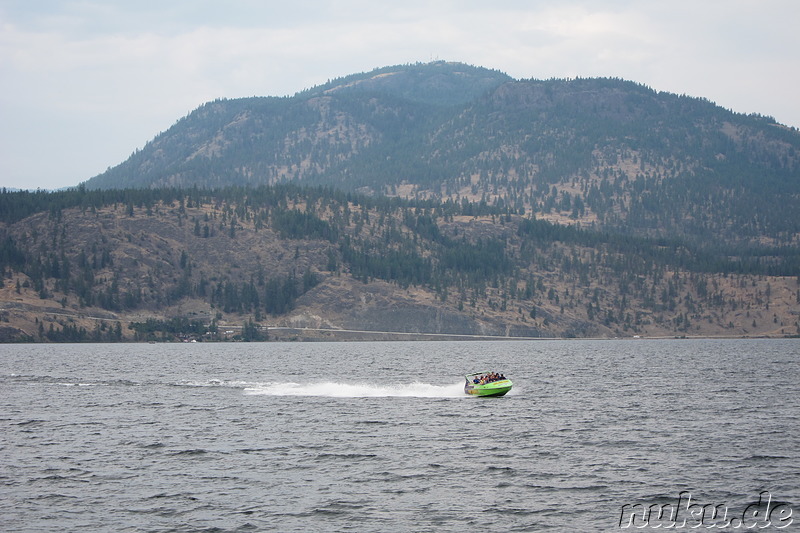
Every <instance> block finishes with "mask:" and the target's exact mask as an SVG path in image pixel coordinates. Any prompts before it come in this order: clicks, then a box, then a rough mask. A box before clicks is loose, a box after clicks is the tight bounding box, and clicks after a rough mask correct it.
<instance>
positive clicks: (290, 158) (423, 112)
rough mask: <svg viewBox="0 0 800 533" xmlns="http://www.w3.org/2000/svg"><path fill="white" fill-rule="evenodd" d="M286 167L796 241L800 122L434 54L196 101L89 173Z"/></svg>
mask: <svg viewBox="0 0 800 533" xmlns="http://www.w3.org/2000/svg"><path fill="white" fill-rule="evenodd" d="M286 182H296V183H299V184H309V185H326V186H332V187H335V188H337V189H341V190H345V191H351V192H361V193H364V194H371V195H389V196H399V197H403V198H418V199H419V198H427V199H432V200H435V201H446V200H452V201H454V202H457V203H460V202H461V201H463V200H466V201H469V202H475V203H479V202H483V203H485V204H487V205H490V206H494V207H497V208H498V209H500V210H510V212H512V213H514V214H517V215H521V216H526V217H527V216H531V215H533V216H536V217H537V218H540V219H545V220H550V221H556V222H560V223H564V224H579V225H580V226H581V227H589V228H595V229H599V230H603V231H611V232H614V233H624V234H630V235H638V236H649V237H666V238H671V237H679V238H681V239H683V240H686V241H688V242H692V243H694V244H697V245H704V244H708V243H712V242H713V243H715V244H716V243H719V242H720V241H723V242H724V243H725V244H726V245H727V244H744V245H753V244H759V243H762V244H769V245H789V246H795V245H797V244H798V231H799V230H800V228H799V227H798V224H800V133H799V132H798V131H797V130H796V129H793V128H787V127H785V126H782V125H780V124H778V123H777V122H775V120H773V119H772V118H769V117H763V116H756V115H749V116H745V115H741V114H737V113H734V112H732V111H729V110H725V109H722V108H720V107H719V106H717V105H715V104H714V103H712V102H710V101H708V100H705V99H702V98H694V97H688V96H683V95H680V96H679V95H675V94H670V93H664V92H658V91H656V90H653V89H650V88H648V87H645V86H642V85H639V84H636V83H633V82H629V81H624V80H619V79H570V80H555V79H553V80H535V79H534V80H513V79H511V78H509V77H508V76H506V75H505V74H502V73H499V72H497V71H492V70H487V69H483V68H478V67H471V66H467V65H462V64H457V63H445V62H435V63H429V64H417V65H405V66H396V67H386V68H382V69H378V70H375V71H373V72H370V73H365V74H358V75H353V76H348V77H346V78H342V79H339V80H334V81H331V82H329V83H327V84H325V85H323V86H321V87H316V88H313V89H309V90H306V91H303V92H300V93H298V94H297V95H295V96H293V97H290V98H270V97H264V98H245V99H237V100H218V101H215V102H211V103H208V104H205V105H203V106H201V107H200V108H199V109H197V110H196V111H194V112H192V113H190V114H189V115H188V116H186V117H184V118H183V119H181V120H179V121H178V122H177V123H176V124H175V125H174V126H173V127H171V128H170V129H168V130H167V131H165V132H163V133H162V134H160V135H158V136H157V137H156V138H155V139H153V140H152V141H151V142H149V143H148V144H147V145H146V146H145V147H144V148H143V149H142V150H140V151H137V152H136V153H134V154H133V155H132V156H131V157H130V159H128V160H127V161H125V162H124V163H122V164H120V165H119V166H117V167H115V168H112V169H109V170H108V171H107V172H105V173H104V174H102V175H100V176H97V177H95V178H92V179H90V180H88V181H87V182H86V186H87V187H88V188H125V187H137V188H139V187H168V186H179V187H191V186H195V185H196V186H199V187H205V188H208V187H224V186H229V185H240V186H258V185H267V184H276V183H286Z"/></svg>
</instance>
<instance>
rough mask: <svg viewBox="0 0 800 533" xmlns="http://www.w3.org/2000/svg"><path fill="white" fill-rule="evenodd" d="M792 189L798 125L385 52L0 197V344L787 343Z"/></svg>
mask: <svg viewBox="0 0 800 533" xmlns="http://www.w3.org/2000/svg"><path fill="white" fill-rule="evenodd" d="M799 200H800V133H798V131H797V130H795V129H791V128H786V127H784V126H781V125H780V124H778V123H776V122H775V121H774V120H773V119H771V118H768V117H763V116H756V115H750V116H745V115H741V114H736V113H733V112H731V111H728V110H724V109H721V108H720V107H718V106H716V105H714V104H713V103H712V102H709V101H707V100H704V99H700V98H691V97H687V96H678V95H674V94H668V93H661V92H657V91H654V90H652V89H650V88H647V87H644V86H641V85H638V84H635V83H631V82H627V81H622V80H617V79H576V80H544V81H543V80H513V79H511V78H509V77H508V76H506V75H504V74H502V73H499V72H496V71H491V70H487V69H482V68H477V67H470V66H467V65H462V64H452V63H444V62H436V63H430V64H425V65H407V66H399V67H387V68H383V69H379V70H376V71H373V72H370V73H365V74H357V75H353V76H349V77H346V78H342V79H339V80H334V81H331V82H329V83H327V84H325V85H323V86H320V87H315V88H313V89H309V90H307V91H304V92H301V93H298V94H297V95H295V96H293V97H290V98H244V99H237V100H218V101H215V102H211V103H208V104H205V105H203V106H201V107H200V108H198V109H197V110H196V111H194V112H192V113H190V114H189V115H188V116H186V117H184V118H183V119H181V120H179V121H178V122H177V123H176V124H175V125H174V126H173V127H171V128H170V129H169V130H167V131H166V132H163V133H161V134H160V135H158V136H157V137H156V138H155V139H153V140H152V141H151V142H150V143H148V144H147V145H146V146H145V147H144V148H143V149H142V150H139V151H136V152H135V153H134V154H132V155H131V157H130V158H129V159H128V160H127V161H125V162H124V163H122V164H120V165H119V166H117V167H115V168H112V169H109V170H108V171H107V172H105V173H104V174H102V175H100V176H97V177H95V178H92V179H90V180H88V181H87V182H86V183H84V184H82V185H81V186H79V187H77V188H75V189H72V190H67V191H60V192H54V193H47V192H6V191H3V193H2V194H0V224H2V226H0V273H2V276H0V281H2V285H0V294H3V295H4V296H3V300H4V302H5V303H4V305H5V307H4V308H3V309H0V339H2V340H15V339H16V340H37V341H38V340H43V341H46V340H50V341H81V340H86V341H91V340H94V341H115V340H123V339H135V340H164V339H171V338H182V339H184V340H187V339H201V338H202V339H208V340H213V339H226V338H227V339H230V338H235V339H241V340H263V339H265V338H266V332H265V331H264V330H263V328H261V327H260V325H263V324H266V323H269V324H271V325H285V326H291V327H294V326H296V325H299V326H301V327H307V326H312V327H315V328H320V327H321V326H325V327H329V328H333V329H336V328H352V329H370V330H381V331H415V332H421V331H428V332H435V333H458V334H480V335H511V336H534V337H536V336H589V335H600V336H611V335H634V334H636V335H644V334H652V335H664V334H667V335H675V334H678V335H689V334H698V335H753V334H771V335H793V334H797V333H798V331H800V329H798V327H799V326H798V323H797V316H798V312H800V291H799V290H798V287H797V279H798V275H800V252H799V251H798V250H799V249H798V237H799V236H800V201H799ZM45 317H46V319H45ZM45 322H48V323H45ZM3 323H5V324H7V325H3ZM121 323H123V324H124V327H120V324H121Z"/></svg>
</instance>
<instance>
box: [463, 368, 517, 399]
mask: <svg viewBox="0 0 800 533" xmlns="http://www.w3.org/2000/svg"><path fill="white" fill-rule="evenodd" d="M464 377H465V378H466V380H467V382H466V383H465V384H464V392H465V393H466V394H470V395H472V396H503V395H504V394H505V393H507V392H508V391H510V390H511V387H512V385H514V384H513V383H511V380H510V379H508V378H506V377H505V376H503V375H502V374H495V373H493V372H476V373H474V374H467V375H466V376H464Z"/></svg>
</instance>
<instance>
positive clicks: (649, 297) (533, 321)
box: [0, 185, 800, 342]
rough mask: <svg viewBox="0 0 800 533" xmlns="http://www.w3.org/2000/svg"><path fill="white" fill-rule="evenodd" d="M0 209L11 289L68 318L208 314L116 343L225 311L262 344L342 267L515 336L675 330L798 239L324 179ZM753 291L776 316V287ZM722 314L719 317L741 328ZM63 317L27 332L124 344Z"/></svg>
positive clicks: (732, 295)
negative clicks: (359, 190)
mask: <svg viewBox="0 0 800 533" xmlns="http://www.w3.org/2000/svg"><path fill="white" fill-rule="evenodd" d="M0 207H2V213H3V214H4V217H5V220H4V222H5V223H6V224H8V230H7V231H6V232H5V233H6V236H5V238H4V240H3V241H2V244H1V245H0V272H2V273H3V279H4V280H5V284H6V285H7V286H6V291H7V292H8V293H13V292H16V293H17V294H22V292H24V291H23V289H25V290H27V291H31V292H33V293H35V294H36V295H37V296H38V298H39V299H40V300H43V301H52V302H53V305H54V307H56V306H60V308H61V310H62V311H69V310H70V309H72V310H73V311H77V312H78V313H79V314H82V313H86V312H88V311H81V310H82V309H89V308H94V309H99V310H104V311H108V312H111V313H113V316H114V317H116V316H127V315H135V314H137V313H142V312H145V311H146V312H151V313H153V312H156V313H160V312H163V310H165V309H174V308H175V306H178V307H180V306H181V305H186V302H187V301H191V302H196V303H198V304H201V306H202V309H204V310H205V312H204V313H200V314H201V315H202V316H201V317H199V318H190V317H188V316H185V313H184V315H182V316H173V317H171V318H165V319H155V318H153V319H148V320H133V319H131V320H130V327H129V329H130V330H131V331H132V333H131V331H128V332H126V336H127V337H133V338H134V339H136V340H163V339H165V338H173V337H174V336H177V337H180V338H207V339H216V338H221V336H220V335H219V327H218V325H217V323H218V321H220V320H222V319H223V317H231V316H238V317H247V318H246V319H245V318H243V319H241V320H239V322H244V326H243V328H242V330H241V331H240V332H237V338H241V339H242V340H259V339H264V338H266V334H265V333H263V332H262V331H261V330H260V329H259V328H258V327H257V324H261V323H263V322H265V321H267V322H271V323H274V322H275V320H276V319H278V318H280V317H281V316H287V315H288V314H290V313H292V312H293V311H295V310H296V307H297V302H298V299H299V298H300V297H302V296H303V295H306V294H313V293H314V290H315V288H317V286H318V285H320V283H321V282H323V281H325V280H331V279H336V278H341V277H347V278H350V279H353V280H354V281H356V282H357V283H360V284H362V285H364V286H366V285H368V284H371V283H374V282H375V281H376V280H380V281H382V282H386V283H388V284H389V285H390V286H394V287H396V290H405V291H407V290H409V289H411V288H414V289H419V290H421V291H423V292H427V293H429V294H431V295H432V296H434V297H435V299H436V301H438V302H439V303H438V304H437V305H439V306H443V307H447V308H452V312H454V313H455V312H458V313H465V314H467V315H470V316H472V317H473V319H474V318H475V317H477V316H478V315H480V316H481V317H486V318H482V319H484V320H487V321H489V322H493V323H497V322H503V321H505V322H508V320H509V318H508V316H509V315H511V316H512V317H513V321H515V322H521V323H520V324H517V325H516V326H515V327H516V328H517V331H518V334H524V335H531V336H538V335H544V334H560V335H567V336H584V335H590V334H598V332H602V331H605V330H610V331H615V332H617V333H620V334H625V333H627V334H634V333H640V332H643V331H647V330H648V328H647V326H649V325H654V326H656V325H657V326H659V327H660V328H666V329H668V330H671V331H675V332H683V333H686V332H690V331H691V327H692V324H693V322H694V321H697V320H700V319H702V320H705V321H708V320H710V319H711V320H716V323H719V322H720V317H722V316H723V315H725V313H726V310H727V312H735V311H737V310H738V309H740V308H741V309H744V308H747V309H750V307H751V306H752V302H748V301H746V300H745V299H743V298H742V297H740V296H737V293H736V291H734V290H732V289H727V288H725V287H724V286H727V285H731V284H733V285H736V284H738V285H742V286H743V285H749V286H752V287H757V286H758V287H760V284H757V283H756V281H757V280H762V281H763V280H764V279H768V278H767V276H770V277H787V276H796V275H797V273H798V272H800V255H799V254H798V251H797V249H796V248H790V247H769V246H759V247H755V246H742V245H737V246H735V247H734V246H732V245H730V246H726V245H719V246H716V247H713V248H710V247H696V246H694V245H692V244H689V243H686V242H682V241H680V240H678V239H672V240H666V239H653V238H648V237H635V236H630V235H621V234H612V233H601V232H597V231H591V230H587V229H579V228H574V227H565V226H561V225H557V224H553V223H550V222H547V221H543V220H535V219H530V218H523V217H521V216H520V215H517V214H514V213H513V210H512V209H510V208H508V207H505V208H500V207H497V206H495V207H491V206H486V205H481V204H477V205H475V204H470V203H464V202H462V203H456V202H452V201H448V202H434V201H430V200H403V199H399V198H387V197H370V196H363V195H358V194H353V193H346V192H342V191H336V190H334V189H329V188H320V187H316V188H299V187H296V186H291V185H282V186H271V187H258V188H249V189H245V188H239V187H230V188H225V189H220V190H204V189H199V188H192V189H186V190H181V189H131V190H86V189H83V188H81V189H75V190H70V191H64V192H55V193H41V192H37V193H28V192H12V193H3V194H0ZM12 213H16V214H12ZM723 279H724V280H725V281H724V282H721V280H723ZM11 280H16V281H15V283H16V286H12V285H11V284H12V281H11ZM20 280H23V281H22V282H20ZM20 283H22V285H20ZM792 283H794V281H792ZM765 287H770V285H769V282H767V284H766V286H765ZM759 290H760V289H759ZM792 297H794V294H793V295H792ZM798 297H800V293H798ZM761 298H763V301H762V302H761V304H762V305H766V308H767V309H769V305H770V298H771V288H765V289H764V294H762V295H761ZM312 301H313V298H312ZM306 305H309V304H308V303H306ZM310 305H311V306H312V307H313V303H312V304H310ZM195 307H196V306H195ZM487 314H488V315H491V316H488V315H487ZM109 316H112V315H109ZM487 316H488V317H487ZM775 316H776V317H777V315H775ZM492 317H493V318H492ZM774 320H775V322H774V323H775V324H778V319H777V318H775V319H774ZM784 320H786V319H784ZM728 322H729V323H728V324H722V325H720V327H723V328H728V329H734V326H733V324H732V322H731V321H730V320H728ZM61 326H62V327H61V328H60V329H59V328H55V329H54V328H53V324H52V323H51V324H50V325H49V327H48V328H46V327H45V326H44V325H43V323H42V322H39V323H38V327H37V330H36V332H33V333H29V334H28V337H24V338H27V339H29V340H30V339H34V340H36V339H41V340H50V341H58V340H66V341H73V342H75V341H81V340H85V341H98V340H103V341H109V340H120V339H122V334H121V331H120V328H119V323H118V322H117V323H116V326H115V327H111V326H110V325H108V324H106V323H105V322H104V321H101V322H100V323H99V324H96V325H95V326H94V328H89V327H85V326H84V327H83V328H81V327H79V326H77V325H74V324H70V323H69V322H65V323H63V324H61ZM598 328H600V329H598ZM466 331H468V332H469V331H471V330H470V329H469V328H467V329H466ZM789 333H794V327H792V328H791V330H790V331H789Z"/></svg>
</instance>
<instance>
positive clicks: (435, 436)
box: [0, 340, 800, 532]
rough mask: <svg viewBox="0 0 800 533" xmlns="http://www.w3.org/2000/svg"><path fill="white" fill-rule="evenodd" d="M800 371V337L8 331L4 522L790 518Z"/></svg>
mask: <svg viewBox="0 0 800 533" xmlns="http://www.w3.org/2000/svg"><path fill="white" fill-rule="evenodd" d="M486 370H497V371H502V372H504V373H505V374H506V375H507V376H509V377H510V378H511V379H513V381H514V389H513V390H512V392H511V393H510V394H509V395H507V396H505V397H502V398H494V399H491V398H489V399H485V398H484V399H480V398H473V397H468V396H466V395H464V393H463V382H464V379H463V377H462V376H463V374H465V373H467V372H474V371H486ZM799 378H800V341H799V340H674V341H649V340H625V341H623V340H620V341H578V340H575V341H531V342H528V341H513V342H390V343H378V342H376V343H366V342H365V343H302V344H301V343H255V344H202V343H198V344H180V345H175V344H127V345H119V344H114V345H98V344H94V345H52V344H51V345H0V491H2V492H1V493H0V517H2V518H0V519H1V520H2V522H1V523H0V530H4V531H62V530H63V531H280V532H293V531H298V532H299V531H303V532H308V531H321V532H332V531H359V532H361V531H399V532H402V531H409V532H424V531H437V532H440V531H465V530H484V531H501V530H505V531H545V530H546V531H613V530H618V529H619V528H620V519H621V518H622V517H623V516H625V515H624V514H623V512H622V511H624V509H625V507H623V506H626V505H628V506H633V505H635V504H641V505H643V506H647V505H651V504H657V505H663V506H667V505H668V504H669V503H670V502H672V503H674V504H675V507H680V506H681V505H682V503H681V502H680V501H679V497H680V496H679V494H681V493H682V494H683V498H684V500H683V503H685V498H686V497H687V496H688V497H691V499H692V500H691V501H692V503H698V504H700V505H704V504H714V505H723V506H724V508H725V509H728V510H729V511H730V513H731V514H730V515H729V516H734V515H736V514H737V513H738V515H741V514H742V512H744V511H747V510H748V505H750V504H752V503H754V502H756V501H758V499H759V497H762V496H760V495H761V494H762V493H764V496H763V497H762V498H764V497H766V496H769V498H770V501H771V502H772V506H773V508H774V507H775V506H776V505H778V506H781V509H780V513H782V514H781V517H782V518H781V517H778V516H777V514H776V515H774V516H772V517H771V518H772V522H770V523H765V522H763V520H762V521H761V522H759V525H771V526H773V527H774V526H776V525H789V524H791V525H789V527H788V529H793V528H796V527H797V525H798V524H799V523H800V421H799V420H800V418H799V417H800V386H798V379H799ZM767 493H768V494H767ZM768 505H769V504H768ZM664 508H665V509H668V508H669V507H664ZM753 508H754V507H752V506H751V507H750V510H751V511H752V509H753ZM628 509H630V507H628ZM787 509H788V510H789V511H792V510H793V511H794V517H793V518H789V519H787V518H786V511H787ZM776 512H777V511H776ZM684 516H685V515H684ZM754 516H755V517H756V518H758V514H757V513H756V515H754ZM778 518H781V520H780V521H779V520H778ZM625 520H626V522H625V524H628V525H630V524H634V525H636V524H637V523H636V522H630V521H628V519H627V518H626V519H625ZM791 520H794V523H791ZM676 523H677V522H676ZM754 523H755V522H753V524H754ZM625 524H623V525H625ZM638 525H643V524H642V523H641V522H639V523H638ZM644 525H646V526H651V527H652V526H654V522H648V523H646V524H644ZM679 525H680V524H679ZM690 525H692V523H691V522H690V523H687V524H686V527H689V526H690ZM704 525H705V523H704ZM719 525H720V528H719V529H717V530H725V529H730V530H737V529H744V526H745V525H746V524H745V523H737V522H735V521H734V522H730V523H729V524H728V525H729V527H728V528H722V527H721V526H723V525H725V524H724V523H720V524H719ZM747 525H748V526H749V525H750V523H747ZM737 526H738V527H737Z"/></svg>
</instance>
